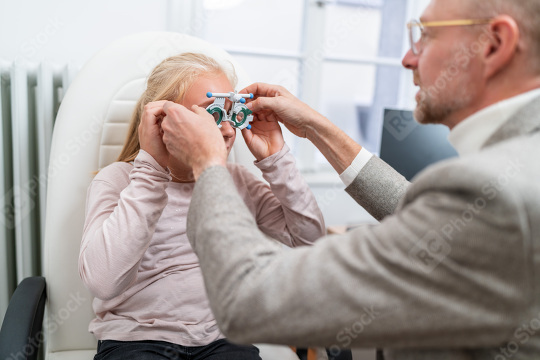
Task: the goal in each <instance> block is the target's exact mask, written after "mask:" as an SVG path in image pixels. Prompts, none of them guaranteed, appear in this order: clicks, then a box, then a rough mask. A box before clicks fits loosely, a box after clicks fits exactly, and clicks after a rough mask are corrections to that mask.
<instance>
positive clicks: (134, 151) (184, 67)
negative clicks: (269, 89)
mask: <svg viewBox="0 0 540 360" xmlns="http://www.w3.org/2000/svg"><path fill="white" fill-rule="evenodd" d="M204 74H216V75H217V74H225V75H226V76H227V78H228V79H229V81H230V83H231V85H232V87H233V88H235V87H236V83H237V81H238V80H237V77H236V73H235V71H234V67H233V66H232V64H230V63H228V64H220V63H218V62H217V61H216V60H214V59H212V58H211V57H209V56H206V55H203V54H197V53H183V54H180V55H175V56H171V57H169V58H167V59H165V60H163V61H162V62H161V63H160V64H159V65H158V66H156V67H155V68H154V70H152V73H151V74H150V76H149V77H148V79H147V84H146V90H145V92H144V93H143V94H142V95H141V97H140V98H139V100H138V101H137V105H135V109H134V111H133V115H132V116H131V123H130V126H129V130H128V134H127V138H126V141H125V142H124V147H123V148H122V151H121V152H120V155H119V156H118V158H117V161H124V162H130V161H133V160H134V159H135V158H136V157H137V155H138V154H139V150H140V144H139V133H138V128H139V123H140V121H141V115H142V113H143V111H144V107H145V105H146V104H148V103H150V102H152V101H158V100H169V101H174V102H176V103H180V102H182V101H183V99H184V96H185V95H186V92H187V91H188V90H189V88H190V87H191V85H193V83H194V82H195V80H197V78H198V77H199V76H201V75H204Z"/></svg>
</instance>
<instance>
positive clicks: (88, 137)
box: [40, 32, 298, 360]
mask: <svg viewBox="0 0 540 360" xmlns="http://www.w3.org/2000/svg"><path fill="white" fill-rule="evenodd" d="M182 52H201V53H204V54H207V55H210V56H212V57H214V58H215V59H217V60H218V61H223V60H225V59H227V60H229V61H231V62H232V63H233V64H234V65H235V68H236V70H237V73H238V79H239V85H238V89H241V88H243V87H244V86H246V85H248V84H249V83H250V82H249V79H248V77H247V75H246V74H245V72H244V71H243V70H242V69H241V67H240V66H238V64H237V62H236V61H235V60H234V59H233V58H232V57H231V56H230V55H229V54H227V53H226V52H225V51H223V50H221V49H219V48H217V47H215V46H214V45H211V44H209V43H207V42H205V41H202V40H200V39H197V38H193V37H190V36H187V35H182V34H177V33H166V32H165V33H164V32H151V33H141V34H136V35H132V36H128V37H125V38H122V39H120V40H117V41H115V42H113V43H112V44H110V45H109V46H108V47H106V48H105V49H103V50H102V51H100V52H99V53H98V54H97V55H96V56H94V57H93V58H92V59H91V60H90V61H89V62H88V63H87V64H86V65H85V66H84V67H83V68H82V69H81V71H80V72H79V73H78V74H77V76H76V78H75V79H74V81H73V82H72V84H71V86H70V88H69V90H68V91H67V93H66V94H65V97H64V99H63V101H62V105H61V107H60V110H59V113H58V116H57V119H56V123H55V128H54V134H53V140H52V149H51V156H50V167H49V173H48V191H47V212H46V226H45V241H44V245H43V264H44V266H43V276H44V277H45V281H46V286H47V301H46V310H45V320H44V323H43V330H44V334H45V336H44V342H45V351H44V353H45V359H46V360H60V359H69V360H77V359H81V360H82V359H85V360H89V359H92V358H93V356H94V354H95V352H96V340H95V338H94V336H93V335H92V334H90V333H89V332H88V324H89V322H90V320H91V319H92V318H93V317H94V314H93V311H92V296H91V295H90V293H89V292H88V291H87V290H86V288H85V287H84V285H83V283H82V281H81V279H80V278H79V274H78V268H77V260H78V254H79V245H80V241H81V236H82V229H83V222H84V209H85V201H86V190H87V188H88V185H89V184H90V182H91V181H92V178H93V175H94V172H95V171H97V170H98V169H100V168H103V167H105V166H106V165H108V164H110V163H111V162H113V161H114V160H115V159H116V157H117V155H118V153H119V152H120V149H121V147H122V144H123V142H124V139H125V136H126V133H127V129H128V125H129V121H130V118H131V113H132V110H133V107H134V105H135V102H136V100H137V99H138V98H139V96H140V94H141V93H142V91H143V90H144V86H145V78H146V76H147V75H148V74H149V72H150V71H151V69H152V68H153V67H154V66H155V65H157V64H158V63H159V62H160V61H161V60H163V59H164V58H166V57H168V56H171V55H175V54H179V53H182ZM230 161H234V162H239V163H242V164H244V165H246V166H247V167H248V168H250V169H252V171H254V172H258V169H256V168H255V167H254V165H253V156H252V155H251V153H250V152H249V150H248V149H247V147H246V145H245V143H244V142H243V139H242V136H238V137H237V140H236V143H235V145H234V148H233V150H232V153H231V156H230ZM40 337H41V338H43V337H42V336H40ZM259 347H260V349H261V357H262V358H263V359H265V360H274V359H279V360H287V359H298V357H297V356H296V355H295V354H294V353H293V352H292V351H291V350H290V349H289V348H288V347H285V346H282V347H275V346H265V345H262V346H259Z"/></svg>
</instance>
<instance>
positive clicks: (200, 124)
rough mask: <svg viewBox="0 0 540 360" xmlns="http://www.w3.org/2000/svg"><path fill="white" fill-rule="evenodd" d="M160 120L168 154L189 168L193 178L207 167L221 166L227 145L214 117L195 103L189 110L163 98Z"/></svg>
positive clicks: (224, 159) (197, 176)
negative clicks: (164, 100) (161, 118)
mask: <svg viewBox="0 0 540 360" xmlns="http://www.w3.org/2000/svg"><path fill="white" fill-rule="evenodd" d="M163 112H164V113H165V117H164V118H163V121H162V123H161V127H162V129H163V132H164V134H163V142H164V143H165V145H166V146H167V150H168V151H169V153H170V154H171V155H172V156H173V157H174V158H176V159H178V160H180V161H181V162H183V163H184V164H186V165H188V166H190V167H191V168H192V169H193V175H194V176H195V179H198V178H199V176H200V175H201V174H202V172H203V171H204V170H205V169H206V168H208V167H211V166H214V165H221V166H225V164H226V162H227V148H226V146H225V143H224V141H223V136H222V135H221V132H220V131H219V129H218V127H217V126H216V122H215V120H214V117H213V116H212V115H210V114H209V113H208V112H207V111H206V110H205V109H203V108H200V107H198V106H196V105H194V106H193V107H192V111H190V110H188V109H186V108H185V107H184V106H182V105H179V104H176V103H174V102H172V101H167V102H166V103H165V104H164V105H163Z"/></svg>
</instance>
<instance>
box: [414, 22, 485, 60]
mask: <svg viewBox="0 0 540 360" xmlns="http://www.w3.org/2000/svg"><path fill="white" fill-rule="evenodd" d="M492 21H493V18H489V19H460V20H441V21H427V22H422V21H420V20H411V21H409V22H408V23H407V29H408V30H409V41H410V45H411V50H412V53H413V54H414V55H416V56H418V55H419V54H420V53H421V52H422V48H421V46H420V45H421V40H422V36H423V34H424V28H426V27H443V26H470V25H485V24H489V23H491V22H492Z"/></svg>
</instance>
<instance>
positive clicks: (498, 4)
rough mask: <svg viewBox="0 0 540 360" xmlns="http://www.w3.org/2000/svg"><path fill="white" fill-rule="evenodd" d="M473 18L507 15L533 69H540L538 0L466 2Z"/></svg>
mask: <svg viewBox="0 0 540 360" xmlns="http://www.w3.org/2000/svg"><path fill="white" fill-rule="evenodd" d="M468 2H469V4H470V6H471V9H472V13H473V14H474V16H475V17H482V18H485V17H487V18H489V17H493V16H497V15H501V14H507V15H509V16H511V17H512V18H514V20H515V21H516V23H517V24H518V26H519V30H520V32H521V34H522V35H523V37H524V39H525V40H526V44H527V47H528V48H529V50H530V54H531V55H532V57H533V59H531V60H532V61H533V62H534V65H535V68H536V69H537V70H539V69H540V26H539V25H538V19H540V0H468Z"/></svg>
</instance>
